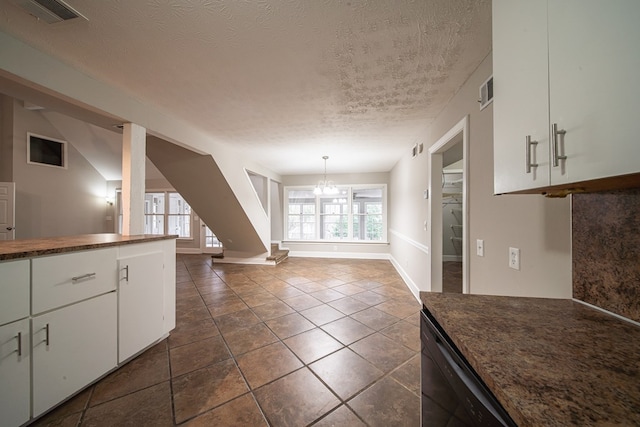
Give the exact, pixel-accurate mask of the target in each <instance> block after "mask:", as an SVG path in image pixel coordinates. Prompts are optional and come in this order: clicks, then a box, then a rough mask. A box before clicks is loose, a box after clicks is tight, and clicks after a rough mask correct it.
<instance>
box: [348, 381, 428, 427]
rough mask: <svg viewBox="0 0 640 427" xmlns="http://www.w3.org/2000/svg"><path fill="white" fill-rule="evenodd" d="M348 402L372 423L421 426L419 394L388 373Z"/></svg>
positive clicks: (384, 426)
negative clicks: (388, 375) (399, 382)
mask: <svg viewBox="0 0 640 427" xmlns="http://www.w3.org/2000/svg"><path fill="white" fill-rule="evenodd" d="M349 406H350V407H351V409H353V411H354V412H355V413H356V414H358V415H359V416H360V417H361V418H362V419H363V420H364V421H365V422H366V423H367V424H368V425H370V426H372V427H378V426H379V427H388V426H407V427H409V426H415V427H419V426H420V398H419V397H417V396H416V395H414V394H413V393H411V392H410V391H409V390H407V389H406V388H404V387H403V386H401V385H400V384H398V383H397V382H396V381H395V380H393V379H392V378H391V377H386V378H383V379H382V380H380V381H378V382H377V383H375V384H374V385H373V386H371V387H370V388H368V389H367V390H365V391H364V392H362V393H360V394H359V395H357V396H356V397H354V398H353V399H352V400H351V401H350V402H349Z"/></svg>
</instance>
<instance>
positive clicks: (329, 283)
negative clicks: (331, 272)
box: [318, 277, 346, 288]
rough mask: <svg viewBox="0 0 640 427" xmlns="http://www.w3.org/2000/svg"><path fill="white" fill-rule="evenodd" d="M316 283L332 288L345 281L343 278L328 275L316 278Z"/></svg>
mask: <svg viewBox="0 0 640 427" xmlns="http://www.w3.org/2000/svg"><path fill="white" fill-rule="evenodd" d="M318 283H320V284H321V285H324V286H326V287H327V288H333V287H336V286H340V285H344V284H345V283H346V282H345V281H344V280H340V279H336V278H335V277H329V278H327V279H324V280H318Z"/></svg>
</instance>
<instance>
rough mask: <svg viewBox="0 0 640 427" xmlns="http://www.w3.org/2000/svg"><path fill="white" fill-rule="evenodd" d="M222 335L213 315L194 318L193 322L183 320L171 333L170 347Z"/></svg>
mask: <svg viewBox="0 0 640 427" xmlns="http://www.w3.org/2000/svg"><path fill="white" fill-rule="evenodd" d="M217 335H220V331H218V327H217V326H216V324H215V323H214V322H213V319H212V318H211V316H209V317H207V318H204V319H198V320H194V321H193V322H189V323H187V322H182V323H180V324H178V325H176V328H175V329H174V330H173V331H171V334H170V335H169V347H171V348H174V347H179V346H181V345H185V344H189V343H192V342H195V341H200V340H203V339H205V338H211V337H215V336H217Z"/></svg>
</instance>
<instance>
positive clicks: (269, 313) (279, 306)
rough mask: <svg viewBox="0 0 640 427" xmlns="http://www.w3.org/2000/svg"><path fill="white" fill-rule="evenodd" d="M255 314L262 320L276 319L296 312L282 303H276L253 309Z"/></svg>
mask: <svg viewBox="0 0 640 427" xmlns="http://www.w3.org/2000/svg"><path fill="white" fill-rule="evenodd" d="M253 312H254V313H255V314H256V315H257V316H258V317H259V318H260V319H262V320H269V319H275V318H276V317H282V316H284V315H287V314H291V313H295V310H294V309H293V308H291V307H289V306H288V305H287V304H285V303H283V302H282V301H274V302H270V303H268V304H264V305H260V306H258V307H255V308H254V309H253Z"/></svg>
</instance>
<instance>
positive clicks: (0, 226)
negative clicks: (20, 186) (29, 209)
mask: <svg viewBox="0 0 640 427" xmlns="http://www.w3.org/2000/svg"><path fill="white" fill-rule="evenodd" d="M15 205H16V184H15V182H0V240H14V239H15V238H16V223H15V217H16V215H15V213H16V212H15Z"/></svg>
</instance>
